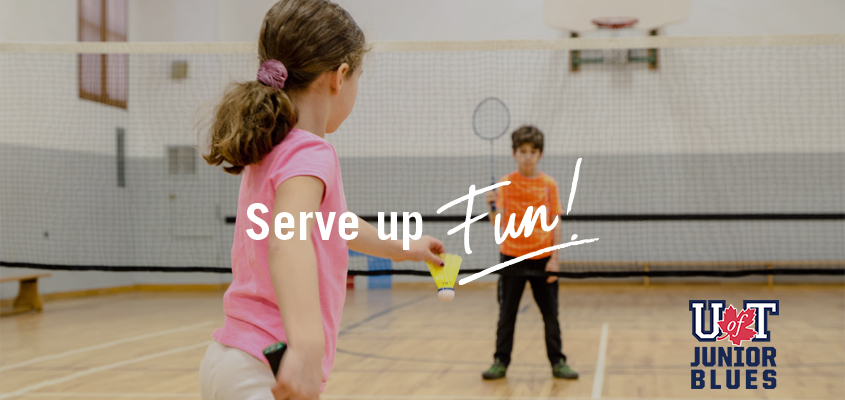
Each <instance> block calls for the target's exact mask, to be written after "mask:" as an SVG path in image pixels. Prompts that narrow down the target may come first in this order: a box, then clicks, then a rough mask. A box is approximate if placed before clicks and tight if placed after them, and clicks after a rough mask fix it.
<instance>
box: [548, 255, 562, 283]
mask: <svg viewBox="0 0 845 400" xmlns="http://www.w3.org/2000/svg"><path fill="white" fill-rule="evenodd" d="M546 271H549V272H560V261H558V259H557V257H551V258H549V262H548V263H546ZM555 281H557V276H554V275H552V276H550V277H548V279H546V282H547V283H555Z"/></svg>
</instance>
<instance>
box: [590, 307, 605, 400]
mask: <svg viewBox="0 0 845 400" xmlns="http://www.w3.org/2000/svg"><path fill="white" fill-rule="evenodd" d="M606 356H607V322H605V323H603V324H601V344H599V358H598V360H596V374H595V375H594V376H593V398H594V399H600V398H601V387H602V384H603V383H604V359H605V357H606Z"/></svg>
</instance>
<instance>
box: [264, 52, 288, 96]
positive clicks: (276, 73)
mask: <svg viewBox="0 0 845 400" xmlns="http://www.w3.org/2000/svg"><path fill="white" fill-rule="evenodd" d="M286 79H288V70H287V68H285V65H284V64H282V62H281V61H279V60H273V59H270V60H267V61H264V62H263V63H262V64H261V67H259V68H258V81H259V82H261V83H263V84H265V85H267V86H270V87H271V88H273V89H277V90H282V89H284V87H285V80H286Z"/></svg>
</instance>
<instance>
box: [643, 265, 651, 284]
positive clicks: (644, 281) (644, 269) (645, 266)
mask: <svg viewBox="0 0 845 400" xmlns="http://www.w3.org/2000/svg"><path fill="white" fill-rule="evenodd" d="M648 266H649V265H648V263H644V264H643V272H645V273H646V274H645V275H643V286H649V283H650V282H649V280H648Z"/></svg>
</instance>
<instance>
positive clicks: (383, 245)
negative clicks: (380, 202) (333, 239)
mask: <svg viewBox="0 0 845 400" xmlns="http://www.w3.org/2000/svg"><path fill="white" fill-rule="evenodd" d="M349 248H350V249H351V250H353V251H357V252H359V253H364V254H367V255H371V256H374V257H381V258H389V259H391V260H393V261H429V262H431V263H434V264H436V265H443V260H441V259H440V257H439V256H438V255H439V254H443V253H445V252H446V248H445V247H444V246H443V243H442V242H441V241H439V240H437V239H435V238H433V237H431V236H428V235H425V236H423V237H421V238H420V239H419V240H414V241H411V242H410V243H409V244H408V250H402V241H401V240H381V239H379V237H378V230H377V229H376V227H374V226H373V225H372V224H370V223H369V222H367V221H364V220H363V219H361V218H358V236H356V237H355V239H352V240H350V241H349Z"/></svg>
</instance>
